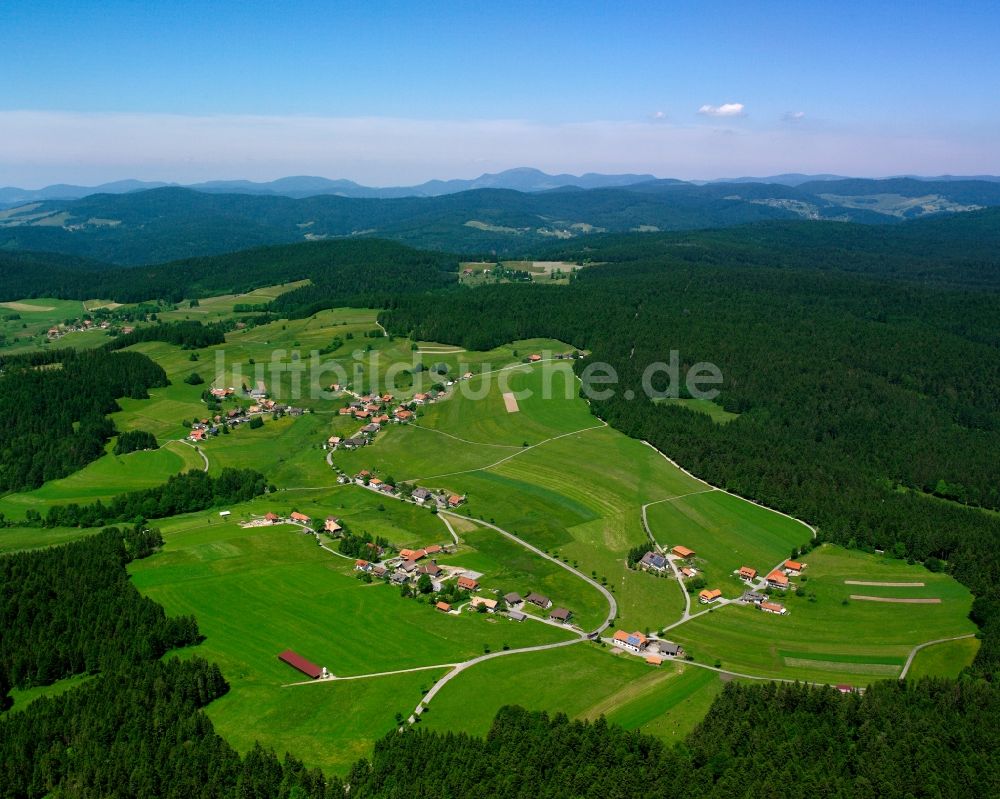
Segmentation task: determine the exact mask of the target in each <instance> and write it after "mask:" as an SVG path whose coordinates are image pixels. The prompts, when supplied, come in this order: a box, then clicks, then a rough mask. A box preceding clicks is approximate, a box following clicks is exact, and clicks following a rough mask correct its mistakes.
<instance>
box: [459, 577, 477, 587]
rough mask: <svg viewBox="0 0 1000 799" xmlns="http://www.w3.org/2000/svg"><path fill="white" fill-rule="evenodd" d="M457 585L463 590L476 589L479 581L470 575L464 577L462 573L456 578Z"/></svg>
mask: <svg viewBox="0 0 1000 799" xmlns="http://www.w3.org/2000/svg"><path fill="white" fill-rule="evenodd" d="M458 587H459V588H461V589H462V590H463V591H478V590H479V583H478V582H477V581H476V580H474V579H473V578H472V577H466V576H465V575H462V576H461V577H459V578H458Z"/></svg>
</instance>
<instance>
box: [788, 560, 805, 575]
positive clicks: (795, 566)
mask: <svg viewBox="0 0 1000 799" xmlns="http://www.w3.org/2000/svg"><path fill="white" fill-rule="evenodd" d="M785 568H786V569H788V571H790V572H800V571H802V564H801V563H799V562H798V561H797V560H786V561H785Z"/></svg>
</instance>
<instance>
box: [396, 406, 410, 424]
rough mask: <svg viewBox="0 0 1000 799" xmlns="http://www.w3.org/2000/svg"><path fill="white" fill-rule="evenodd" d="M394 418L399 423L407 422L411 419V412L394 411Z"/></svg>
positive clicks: (404, 410)
mask: <svg viewBox="0 0 1000 799" xmlns="http://www.w3.org/2000/svg"><path fill="white" fill-rule="evenodd" d="M396 418H397V419H399V421H401V422H408V421H409V420H410V419H412V418H413V411H408V410H406V409H405V408H404V409H403V410H400V411H396Z"/></svg>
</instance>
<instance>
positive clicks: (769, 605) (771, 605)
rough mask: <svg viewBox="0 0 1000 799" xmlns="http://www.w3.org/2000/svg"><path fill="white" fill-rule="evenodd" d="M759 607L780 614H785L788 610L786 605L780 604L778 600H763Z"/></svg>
mask: <svg viewBox="0 0 1000 799" xmlns="http://www.w3.org/2000/svg"><path fill="white" fill-rule="evenodd" d="M759 607H760V609H761V610H762V611H764V612H765V613H776V614H777V615H779V616H784V615H785V614H786V613H787V612H788V611H787V610H785V606H784V605H779V604H778V603H777V602H761V603H760V605H759Z"/></svg>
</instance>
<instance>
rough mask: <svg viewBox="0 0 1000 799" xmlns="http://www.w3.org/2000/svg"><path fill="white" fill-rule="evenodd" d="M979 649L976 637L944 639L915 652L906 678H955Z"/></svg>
mask: <svg viewBox="0 0 1000 799" xmlns="http://www.w3.org/2000/svg"><path fill="white" fill-rule="evenodd" d="M978 651H979V639H978V638H961V639H959V640H958V641H945V642H943V643H940V644H934V646H929V647H927V648H926V649H921V650H920V651H919V652H917V656H916V657H915V658H913V663H912V664H911V665H910V670H909V672H908V673H907V675H906V676H907V679H911V680H917V679H920V678H921V677H949V678H951V679H957V678H958V676H959V675H960V674H961V673H962V669H964V668H965V667H966V666H968V665H969V664H970V663H971V662H972V660H973V658H975V657H976V653H977V652H978Z"/></svg>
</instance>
